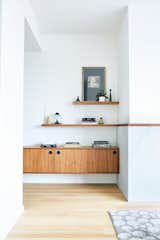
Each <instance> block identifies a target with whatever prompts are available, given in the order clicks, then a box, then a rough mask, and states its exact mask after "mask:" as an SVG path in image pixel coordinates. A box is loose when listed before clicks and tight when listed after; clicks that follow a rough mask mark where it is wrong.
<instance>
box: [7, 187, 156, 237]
mask: <svg viewBox="0 0 160 240" xmlns="http://www.w3.org/2000/svg"><path fill="white" fill-rule="evenodd" d="M24 206H25V211H24V214H23V215H22V216H21V217H20V219H19V221H18V222H17V224H16V225H15V227H14V228H13V229H12V231H11V232H10V234H9V235H8V237H7V238H6V239H7V240H33V239H34V240H35V239H40V240H43V239H45V240H47V239H57V240H66V239H75V240H81V239H83V240H91V239H92V240H104V239H105V240H116V235H115V232H114V229H113V226H112V223H111V221H110V218H109V216H108V213H107V211H108V210H111V209H160V203H128V202H127V201H126V200H125V198H124V196H123V195H122V193H121V192H120V190H119V189H118V188H117V186H116V185H104V184H102V185H96V184H93V185H87V184H86V185H80V184H77V185H74V184H68V185H67V184H65V185H64V184H61V185H54V184H25V185H24Z"/></svg>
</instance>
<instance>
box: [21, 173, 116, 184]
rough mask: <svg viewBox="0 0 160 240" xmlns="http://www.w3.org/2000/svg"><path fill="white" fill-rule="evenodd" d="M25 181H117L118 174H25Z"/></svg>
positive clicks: (101, 182) (77, 182)
mask: <svg viewBox="0 0 160 240" xmlns="http://www.w3.org/2000/svg"><path fill="white" fill-rule="evenodd" d="M23 182H24V183H55V184H56V183H60V184H65V183H72V184H73V183H75V184H80V183H84V184H85V183H86V184H87V183H95V184H96V183H97V184H98V183H99V184H104V183H108V184H109V183H110V184H111V183H113V184H114V183H117V174H24V176H23Z"/></svg>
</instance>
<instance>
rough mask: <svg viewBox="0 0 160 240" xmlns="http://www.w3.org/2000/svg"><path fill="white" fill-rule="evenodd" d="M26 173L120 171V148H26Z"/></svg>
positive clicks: (24, 157) (24, 166) (24, 164)
mask: <svg viewBox="0 0 160 240" xmlns="http://www.w3.org/2000/svg"><path fill="white" fill-rule="evenodd" d="M23 171H24V173H66V174H69V173H77V174H78V173H83V174H89V173H118V172H119V149H118V147H112V148H92V147H83V148H49V149H48V148H35V147H33V148H31V147H30V148H24V155H23Z"/></svg>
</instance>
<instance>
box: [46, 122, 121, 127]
mask: <svg viewBox="0 0 160 240" xmlns="http://www.w3.org/2000/svg"><path fill="white" fill-rule="evenodd" d="M41 126H42V127H117V126H119V124H117V123H110V124H81V123H65V124H46V123H44V124H42V125H41Z"/></svg>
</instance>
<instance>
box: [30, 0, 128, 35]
mask: <svg viewBox="0 0 160 240" xmlns="http://www.w3.org/2000/svg"><path fill="white" fill-rule="evenodd" d="M29 1H30V3H31V6H32V8H33V11H34V13H35V16H36V18H37V22H38V24H39V27H40V31H41V33H44V34H70V33H71V34H72V33H73V34H86V33H87V34H95V33H96V34H98V33H115V32H117V31H118V28H119V24H120V21H121V17H122V15H123V11H124V8H125V7H126V6H127V3H128V1H129V0H29Z"/></svg>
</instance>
